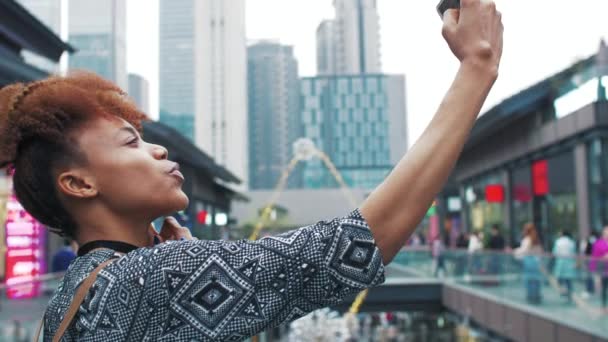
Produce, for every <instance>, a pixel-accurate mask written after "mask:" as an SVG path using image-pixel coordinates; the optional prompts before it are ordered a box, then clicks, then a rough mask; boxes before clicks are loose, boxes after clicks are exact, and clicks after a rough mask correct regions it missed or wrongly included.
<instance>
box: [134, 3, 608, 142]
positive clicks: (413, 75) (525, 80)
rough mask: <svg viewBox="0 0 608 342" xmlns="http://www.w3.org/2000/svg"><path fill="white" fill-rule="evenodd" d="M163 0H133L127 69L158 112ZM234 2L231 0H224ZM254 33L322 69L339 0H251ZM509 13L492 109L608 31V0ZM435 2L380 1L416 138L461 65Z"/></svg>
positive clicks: (387, 52) (385, 48)
mask: <svg viewBox="0 0 608 342" xmlns="http://www.w3.org/2000/svg"><path fill="white" fill-rule="evenodd" d="M158 1H159V0H128V2H127V11H128V12H127V16H128V17H127V18H128V19H127V69H128V71H129V72H134V73H138V74H141V75H142V76H144V77H146V78H147V79H148V80H149V81H150V90H151V94H150V97H151V100H152V103H151V106H150V109H151V110H150V111H151V113H150V115H151V116H152V117H153V118H156V117H157V116H158V114H157V113H158ZM224 1H231V0H224ZM245 1H246V17H247V23H246V24H247V25H246V26H247V38H248V39H250V40H256V39H276V40H279V41H280V42H281V43H283V44H287V45H293V46H294V51H295V55H296V58H297V59H298V62H299V72H300V76H312V75H314V74H315V70H316V65H315V63H316V51H315V46H316V43H315V32H316V28H317V25H318V24H319V23H320V22H321V21H322V20H323V19H330V18H332V17H333V14H334V11H333V7H332V2H333V1H332V0H245ZM495 2H496V4H497V8H498V9H499V10H500V11H501V12H502V13H503V23H504V26H505V34H504V52H503V58H502V63H501V67H500V75H499V78H498V80H497V82H496V83H495V85H494V88H493V89H492V92H491V93H490V96H489V97H488V100H487V101H486V104H485V106H484V109H483V110H482V112H483V111H485V110H487V109H489V108H491V107H492V106H494V105H496V104H498V103H499V102H500V101H501V100H503V99H505V98H507V97H509V96H510V95H512V94H514V93H516V92H518V91H520V90H523V89H525V88H526V87H528V86H530V85H532V84H534V83H535V82H537V81H540V80H541V79H543V78H546V77H548V76H550V75H552V74H553V73H555V72H558V71H559V70H561V69H564V68H566V67H568V66H569V65H570V64H572V63H574V62H575V61H577V60H578V59H581V58H584V57H587V56H590V55H592V54H594V53H596V52H597V49H598V47H599V42H600V39H601V38H602V37H603V38H608V19H606V18H607V17H606V14H607V13H608V1H607V0H577V1H572V0H570V1H566V0H533V1H530V0H495ZM435 5H436V3H435V1H427V0H423V1H414V0H378V12H379V13H378V14H379V17H380V36H381V55H382V66H383V71H384V72H385V73H391V74H405V75H406V94H405V96H406V105H407V112H408V131H409V139H410V141H409V143H410V145H411V144H412V143H413V142H414V141H415V139H416V138H418V137H419V136H420V134H421V133H422V132H423V130H424V128H425V127H426V125H427V124H428V123H429V121H430V119H431V117H432V116H433V114H434V112H435V110H436V108H437V107H438V106H439V102H440V101H441V98H442V97H443V95H444V94H445V92H446V91H447V89H448V88H449V86H450V83H451V81H452V79H453V78H454V76H455V74H456V71H457V69H458V61H457V60H456V58H455V57H453V55H452V54H451V52H450V50H449V49H448V47H447V45H446V44H445V41H444V40H443V38H442V36H441V25H442V22H441V20H440V18H439V16H438V15H437V12H436V11H435Z"/></svg>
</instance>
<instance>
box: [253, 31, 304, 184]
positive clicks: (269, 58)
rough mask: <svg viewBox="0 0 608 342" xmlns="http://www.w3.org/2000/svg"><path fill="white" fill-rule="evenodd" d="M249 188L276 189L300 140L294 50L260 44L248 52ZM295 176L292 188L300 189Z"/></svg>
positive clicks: (271, 44)
mask: <svg viewBox="0 0 608 342" xmlns="http://www.w3.org/2000/svg"><path fill="white" fill-rule="evenodd" d="M247 60H248V63H247V77H248V108H249V110H248V112H249V119H248V121H249V182H250V186H249V188H250V189H252V190H255V189H272V188H274V187H275V185H276V184H277V181H278V180H279V178H280V176H281V173H282V171H283V170H284V169H285V167H286V166H287V164H288V163H289V160H290V159H291V158H292V143H293V142H294V141H295V140H296V139H297V138H299V137H300V135H301V134H300V127H301V126H300V120H299V114H300V107H299V96H300V94H299V87H298V62H297V61H296V59H295V57H294V55H293V47H291V46H285V45H281V44H279V43H274V42H258V43H256V44H253V45H251V46H250V47H249V48H248V49H247ZM297 184H298V177H297V176H295V177H294V176H291V177H290V178H289V185H290V186H292V187H293V186H296V185H297Z"/></svg>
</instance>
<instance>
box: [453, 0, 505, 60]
mask: <svg viewBox="0 0 608 342" xmlns="http://www.w3.org/2000/svg"><path fill="white" fill-rule="evenodd" d="M460 6H461V8H460V10H455V9H449V10H447V11H446V12H445V13H444V16H443V31H442V33H443V37H444V38H445V40H446V42H447V43H448V45H449V47H450V49H451V50H452V52H453V53H454V55H455V56H456V57H457V58H458V59H459V60H460V62H462V63H464V64H466V63H470V64H472V65H475V66H477V67H480V66H481V67H484V68H490V69H491V70H495V71H496V72H498V65H499V64H500V58H501V57H502V46H503V39H502V37H503V25H502V15H501V14H500V12H499V11H497V10H496V5H495V4H494V1H493V0H462V1H461V2H460Z"/></svg>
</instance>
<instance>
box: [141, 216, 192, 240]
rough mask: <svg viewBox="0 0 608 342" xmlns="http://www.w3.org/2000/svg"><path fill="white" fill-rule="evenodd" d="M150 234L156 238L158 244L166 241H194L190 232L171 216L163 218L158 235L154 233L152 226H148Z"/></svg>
mask: <svg viewBox="0 0 608 342" xmlns="http://www.w3.org/2000/svg"><path fill="white" fill-rule="evenodd" d="M150 232H151V234H152V236H153V237H154V236H156V237H157V238H158V239H159V242H165V241H167V240H196V238H194V237H192V234H190V230H189V229H188V228H185V227H182V226H180V225H179V223H178V222H177V220H176V219H175V218H174V217H173V216H167V217H165V220H164V221H163V226H162V227H161V229H160V233H156V230H155V229H154V227H153V226H152V225H150Z"/></svg>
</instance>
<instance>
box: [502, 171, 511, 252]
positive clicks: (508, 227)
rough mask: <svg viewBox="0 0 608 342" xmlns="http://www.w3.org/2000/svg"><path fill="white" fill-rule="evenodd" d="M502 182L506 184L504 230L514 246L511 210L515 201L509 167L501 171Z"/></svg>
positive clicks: (508, 241)
mask: <svg viewBox="0 0 608 342" xmlns="http://www.w3.org/2000/svg"><path fill="white" fill-rule="evenodd" d="M500 182H501V184H502V185H503V186H504V191H505V202H504V205H503V206H502V210H503V217H504V219H503V221H502V224H503V228H504V230H505V231H506V232H507V233H508V236H507V238H506V239H505V240H506V241H507V243H509V245H510V246H512V245H513V244H512V243H513V241H511V237H512V236H513V234H512V233H511V231H512V230H513V227H512V215H511V210H512V207H511V206H512V203H513V201H512V200H511V199H512V198H511V197H512V194H511V177H510V175H509V170H508V169H506V168H505V169H504V170H502V171H500Z"/></svg>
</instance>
